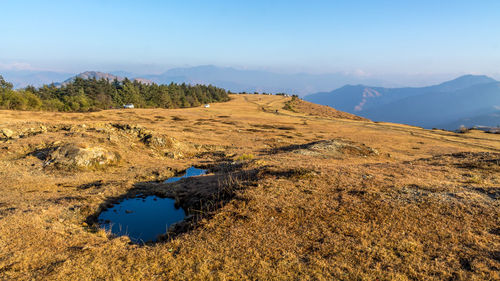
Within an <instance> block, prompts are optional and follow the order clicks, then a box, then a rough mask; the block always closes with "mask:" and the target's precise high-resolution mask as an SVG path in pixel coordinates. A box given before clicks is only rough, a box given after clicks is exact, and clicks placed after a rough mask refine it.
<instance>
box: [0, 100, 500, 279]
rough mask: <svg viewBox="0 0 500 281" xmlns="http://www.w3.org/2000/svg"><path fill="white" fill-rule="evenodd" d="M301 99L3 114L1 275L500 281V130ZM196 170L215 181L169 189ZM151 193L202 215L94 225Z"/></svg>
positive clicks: (200, 180) (203, 179) (0, 122)
mask: <svg viewBox="0 0 500 281" xmlns="http://www.w3.org/2000/svg"><path fill="white" fill-rule="evenodd" d="M290 102H291V98H287V97H281V96H265V95H234V96H231V100H230V101H229V102H226V103H217V104H213V105H212V106H211V107H210V108H200V107H198V108H184V109H132V110H106V111H100V112H92V113H63V112H41V111H38V112H28V111H11V110H0V279H2V280H30V279H44V280H69V279H72V280H81V279H93V280H96V279H101V280H102V279H104V280H220V279H224V280H241V279H254V280H498V279H500V275H499V271H498V269H499V268H500V252H499V249H500V229H499V225H500V205H499V203H498V202H499V201H498V200H499V194H500V190H499V188H498V186H499V184H500V165H499V161H498V159H499V158H500V135H495V134H487V133H482V132H479V131H474V130H473V131H470V132H468V133H465V134H455V133H451V132H445V131H440V130H433V131H431V130H423V129H420V128H415V127H410V126H405V125H397V124H389V123H373V122H370V121H365V120H352V119H345V118H335V116H330V115H329V114H320V115H314V112H315V110H311V111H309V110H307V108H309V107H308V106H307V104H306V105H300V106H298V105H295V104H291V106H292V108H291V109H293V108H296V110H287V109H283V108H284V107H285V106H286V104H287V103H288V104H289V103H290ZM289 109H290V108H289ZM297 109H298V110H297ZM325 110H326V109H325ZM325 112H326V111H325ZM64 151H76V152H78V153H81V154H78V155H85V156H88V157H91V156H95V155H99V157H98V160H99V161H97V162H88V163H87V162H82V163H80V162H78V161H77V160H78V159H73V158H72V156H71V155H73V154H71V153H66V154H65V153H63V152H64ZM101 152H102V153H101ZM99 153H101V154H99ZM80 160H81V159H80ZM71 161H73V162H71ZM65 163H70V164H71V165H64V164H65ZM193 165H194V166H196V167H200V168H206V169H208V174H207V175H204V176H199V177H195V178H190V179H185V180H181V181H179V182H177V183H174V184H164V183H162V182H163V180H165V179H167V178H169V177H172V176H174V175H177V174H182V171H183V170H185V169H186V168H188V167H190V166H193ZM138 194H142V195H148V194H156V195H162V196H169V197H172V198H174V199H175V200H176V201H177V203H178V205H180V206H182V207H184V208H186V209H188V210H190V212H191V214H192V216H191V217H190V219H189V220H188V221H186V222H185V223H184V224H182V225H180V226H179V227H178V228H176V229H174V230H172V231H171V232H170V233H169V234H168V235H167V236H166V237H163V238H164V241H163V242H161V243H157V244H147V245H143V246H140V245H136V244H131V243H130V240H129V239H128V238H127V237H126V236H122V237H113V235H112V234H111V233H107V232H105V231H104V230H102V229H100V228H99V227H98V225H96V221H95V217H96V216H97V215H98V214H99V213H100V211H102V210H103V209H105V208H107V207H110V206H111V205H112V204H113V203H115V202H116V200H117V199H119V198H124V197H133V196H136V195H138ZM158 215H161V214H158Z"/></svg>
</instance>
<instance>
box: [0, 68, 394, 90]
mask: <svg viewBox="0 0 500 281" xmlns="http://www.w3.org/2000/svg"><path fill="white" fill-rule="evenodd" d="M0 75H3V76H4V78H5V79H6V80H8V81H11V82H13V83H14V87H15V88H22V87H26V86H28V85H33V86H41V85H43V84H50V83H62V82H63V81H65V80H68V79H71V78H70V77H73V76H75V75H76V74H74V73H57V72H39V71H25V72H24V73H21V72H16V71H0ZM79 75H84V76H88V77H97V78H99V77H104V78H106V77H108V78H110V79H113V78H112V77H113V76H116V77H119V78H121V77H128V78H129V79H134V78H136V79H139V80H141V79H145V80H143V81H152V82H155V83H158V84H169V83H171V82H175V83H188V84H205V85H206V84H212V85H215V86H218V87H221V88H224V89H227V90H230V91H233V92H268V93H279V92H284V93H290V94H298V95H306V94H310V93H315V92H319V91H328V90H331V89H336V88H339V87H341V86H343V85H345V84H349V83H350V84H359V83H364V84H375V85H381V86H389V85H393V84H391V83H390V82H387V81H385V80H382V79H377V78H370V77H365V76H360V75H354V74H344V73H334V74H307V73H296V74H282V73H274V72H269V71H261V70H241V69H235V68H230V67H218V66H212V65H206V66H196V67H186V68H174V69H170V70H168V71H166V72H164V73H161V74H145V75H138V74H134V73H130V72H124V71H112V72H110V73H102V72H94V71H92V72H84V73H82V74H79Z"/></svg>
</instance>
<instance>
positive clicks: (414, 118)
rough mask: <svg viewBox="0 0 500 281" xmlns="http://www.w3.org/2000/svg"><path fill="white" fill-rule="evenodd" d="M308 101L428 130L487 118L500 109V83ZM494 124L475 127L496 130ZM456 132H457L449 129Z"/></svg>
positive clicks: (478, 80) (471, 81)
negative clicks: (460, 121)
mask: <svg viewBox="0 0 500 281" xmlns="http://www.w3.org/2000/svg"><path fill="white" fill-rule="evenodd" d="M305 99H306V100H308V101H311V102H315V103H319V104H324V105H329V106H332V107H335V108H337V109H339V110H343V111H347V112H350V113H354V114H358V115H361V116H364V117H367V118H370V119H372V120H375V121H388V122H396V123H404V124H411V125H417V126H423V127H427V128H432V127H438V126H442V125H443V124H452V123H454V122H458V120H460V119H464V118H471V117H473V116H476V115H478V114H479V113H480V111H482V113H483V114H486V113H488V112H490V111H494V109H495V106H498V105H500V87H499V82H497V81H495V80H494V79H491V78H489V77H486V76H473V75H466V76H462V77H459V78H457V79H455V80H452V81H448V82H445V83H442V84H439V85H435V86H429V87H421V88H381V87H369V86H363V85H358V86H345V87H342V88H340V89H337V90H334V91H332V92H328V93H317V94H313V95H309V96H306V97H305ZM492 122H493V123H495V124H491V122H490V121H488V124H475V125H486V126H495V125H496V124H497V123H498V122H497V120H492ZM447 129H456V128H447Z"/></svg>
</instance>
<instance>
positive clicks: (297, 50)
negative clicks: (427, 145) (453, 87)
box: [0, 0, 500, 80]
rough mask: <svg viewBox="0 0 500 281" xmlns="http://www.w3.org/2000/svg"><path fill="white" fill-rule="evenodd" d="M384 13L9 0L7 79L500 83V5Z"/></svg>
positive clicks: (416, 7)
mask: <svg viewBox="0 0 500 281" xmlns="http://www.w3.org/2000/svg"><path fill="white" fill-rule="evenodd" d="M382 2H383V3H381V2H378V3H372V2H371V1H354V2H353V1H350V2H349V3H338V2H337V3H332V2H330V1H308V2H307V3H306V2H302V1H273V2H272V3H268V2H266V1H252V2H249V3H239V2H238V3H235V2H232V1H211V2H210V3H206V2H203V1H186V2H182V3H176V2H163V1H143V2H140V3H138V2H137V3H136V2H133V1H84V2H76V1H72V2H68V1H50V2H38V1H34V0H28V1H10V0H7V1H3V3H2V4H3V9H4V10H5V11H8V12H6V13H5V14H4V15H3V16H2V18H0V23H1V24H2V25H3V26H8V27H9V28H6V29H5V30H4V32H3V40H2V41H3V42H2V44H1V45H0V71H8V70H10V71H12V70H29V71H55V72H67V73H79V72H83V71H87V70H95V71H102V72H113V71H127V72H133V73H137V74H139V75H140V74H158V73H161V72H164V71H166V70H168V69H172V68H177V67H193V66H199V65H216V66H220V67H231V68H236V69H248V70H265V71H271V72H276V73H312V74H324V73H346V74H350V75H355V76H356V75H357V76H367V77H370V76H373V77H378V78H382V79H385V78H384V77H388V80H390V79H391V78H390V77H394V76H414V77H418V76H421V77H425V76H429V77H430V76H434V75H436V76H439V75H440V76H443V77H448V78H451V77H453V76H459V75H463V74H483V75H488V76H491V77H493V78H496V79H499V78H500V69H499V68H498V65H500V37H498V36H494V35H493V34H492V32H491V31H492V30H497V29H499V28H500V20H498V15H497V13H496V11H498V10H500V2H497V1H481V2H480V3H475V2H470V1H440V2H439V3H436V1H419V2H416V3H392V2H386V1H382ZM424 80H425V79H424Z"/></svg>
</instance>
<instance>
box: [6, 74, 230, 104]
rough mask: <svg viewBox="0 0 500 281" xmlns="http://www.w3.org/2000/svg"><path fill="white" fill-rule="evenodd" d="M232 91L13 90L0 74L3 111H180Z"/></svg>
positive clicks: (84, 83)
mask: <svg viewBox="0 0 500 281" xmlns="http://www.w3.org/2000/svg"><path fill="white" fill-rule="evenodd" d="M228 94H231V92H228V91H226V90H224V89H222V88H218V87H215V86H211V85H209V86H205V85H187V84H184V83H183V84H174V83H171V84H169V85H158V84H154V83H153V84H143V83H140V82H138V81H130V80H129V79H124V80H123V81H118V80H114V81H109V80H106V79H95V78H91V79H82V78H78V77H77V78H75V79H74V80H73V81H71V82H68V83H65V84H63V85H55V84H50V85H44V86H42V87H39V88H35V87H33V86H28V87H26V88H24V89H19V90H14V89H13V86H12V84H11V83H9V82H7V81H5V80H4V79H3V77H2V76H1V75H0V109H15V110H49V111H80V112H86V111H95V110H100V109H109V108H118V107H122V106H123V105H124V104H129V103H132V104H134V106H135V107H142V108H148V107H160V108H180V107H194V106H199V105H202V104H206V103H212V102H223V101H228V100H229V96H228Z"/></svg>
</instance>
